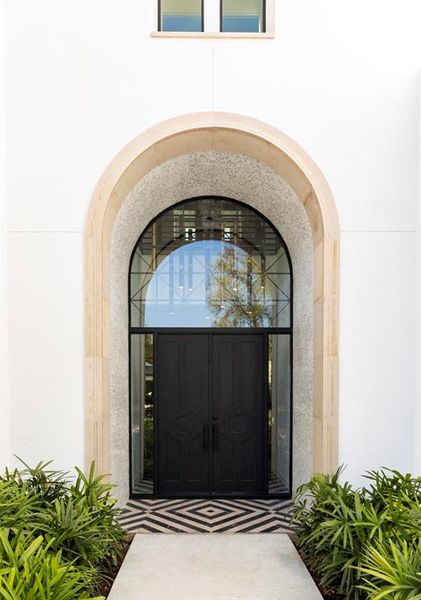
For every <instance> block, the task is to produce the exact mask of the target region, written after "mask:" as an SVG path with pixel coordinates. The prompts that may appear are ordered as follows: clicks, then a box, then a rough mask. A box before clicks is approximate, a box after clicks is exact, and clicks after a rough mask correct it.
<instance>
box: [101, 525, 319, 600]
mask: <svg viewBox="0 0 421 600" xmlns="http://www.w3.org/2000/svg"><path fill="white" fill-rule="evenodd" d="M320 599H321V595H320V593H319V591H318V590H317V587H316V586H315V584H314V582H313V580H312V578H311V576H310V575H309V573H308V571H307V570H306V568H305V566H304V564H303V562H302V560H301V558H300V557H299V555H298V553H297V551H296V550H295V548H294V546H293V544H292V542H291V540H290V539H289V537H288V536H287V535H285V534H256V533H252V534H245V533H237V534H180V533H177V534H163V533H161V534H138V535H136V537H135V539H134V540H133V543H132V545H131V547H130V550H129V552H128V554H127V556H126V559H125V561H124V563H123V565H122V567H121V569H120V572H119V574H118V576H117V579H116V581H115V583H114V585H113V588H112V590H111V593H110V595H109V597H108V600H320Z"/></svg>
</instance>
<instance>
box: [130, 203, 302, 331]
mask: <svg viewBox="0 0 421 600" xmlns="http://www.w3.org/2000/svg"><path fill="white" fill-rule="evenodd" d="M130 306H131V326H132V327H290V317H291V272H290V267H289V261H288V256H287V251H286V248H285V246H284V244H283V241H282V239H281V237H280V235H279V234H278V232H277V231H276V230H275V229H274V228H273V227H272V226H271V225H270V224H269V223H268V222H267V221H265V220H264V219H263V218H262V217H261V216H260V215H259V214H258V213H256V212H255V211H253V210H251V209H250V208H248V207H246V206H244V205H242V204H239V203H237V202H234V201H232V200H225V199H220V198H201V199H198V200H189V201H186V202H184V203H182V204H179V205H177V206H176V207H174V208H171V209H169V210H167V211H166V212H165V213H163V214H162V215H161V216H160V217H158V219H157V220H156V221H155V222H154V223H153V224H152V225H150V226H149V227H148V228H147V229H146V230H145V232H144V234H143V235H142V237H141V238H140V240H139V242H138V244H137V247H136V249H135V253H134V255H133V259H132V264H131V271H130Z"/></svg>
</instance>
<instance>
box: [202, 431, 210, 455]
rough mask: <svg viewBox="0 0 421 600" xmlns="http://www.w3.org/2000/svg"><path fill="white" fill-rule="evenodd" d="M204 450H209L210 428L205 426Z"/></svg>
mask: <svg viewBox="0 0 421 600" xmlns="http://www.w3.org/2000/svg"><path fill="white" fill-rule="evenodd" d="M203 450H204V451H206V450H209V427H208V425H203Z"/></svg>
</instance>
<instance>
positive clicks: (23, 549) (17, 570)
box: [0, 529, 100, 600]
mask: <svg viewBox="0 0 421 600" xmlns="http://www.w3.org/2000/svg"><path fill="white" fill-rule="evenodd" d="M86 579H87V574H86V572H83V571H80V570H78V569H77V568H76V567H74V566H73V565H72V564H71V563H69V562H66V561H65V560H63V558H62V554H61V552H60V551H58V552H57V553H51V548H50V544H46V543H45V541H44V540H43V538H42V536H38V537H36V538H32V537H31V536H29V535H27V534H24V533H23V532H22V531H21V532H19V533H17V534H15V533H12V532H11V531H10V530H8V529H1V530H0V598H4V599H6V600H22V598H25V600H72V599H74V598H80V599H81V600H82V599H84V598H90V597H91V596H89V595H88V594H87V592H86V591H85V590H86ZM96 600H100V597H97V598H96Z"/></svg>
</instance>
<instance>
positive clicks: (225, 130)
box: [85, 112, 339, 476]
mask: <svg viewBox="0 0 421 600" xmlns="http://www.w3.org/2000/svg"><path fill="white" fill-rule="evenodd" d="M210 151H221V152H229V153H232V154H237V155H244V156H248V157H250V158H251V159H254V160H257V161H259V162H260V163H263V164H265V165H266V166H267V167H269V168H270V169H271V170H272V171H273V172H275V173H277V174H278V175H280V176H281V178H282V179H283V180H284V181H285V182H287V184H288V185H289V186H290V187H291V188H292V189H293V190H294V192H295V193H296V195H297V196H298V198H299V199H300V201H301V202H302V204H303V206H304V209H305V211H306V213H307V217H308V220H309V223H310V225H311V233H312V242H313V343H314V347H313V468H314V471H322V472H331V471H332V470H334V469H335V468H336V467H337V464H338V371H339V364H338V312H339V224H338V217H337V212H336V206H335V203H334V200H333V197H332V194H331V191H330V188H329V186H328V184H327V182H326V179H325V178H324V176H323V174H322V173H321V171H320V169H319V168H318V167H317V165H316V164H315V163H314V162H313V161H312V159H311V158H310V157H309V156H308V155H307V154H306V153H305V152H304V150H303V149H302V148H300V147H299V146H298V145H297V144H296V143H295V142H293V141H292V140H291V139H290V138H289V137H287V136H286V135H285V134H283V133H281V132H280V131H279V130H277V129H275V128H273V127H271V126H270V125H267V124H266V123H263V122H261V121H257V120H255V119H252V118H249V117H244V116H240V115H234V114H227V113H214V112H213V113H196V114H190V115H185V116H180V117H176V118H173V119H170V120H168V121H165V122H163V123H161V124H159V125H157V126H155V127H153V128H152V129H149V130H147V131H146V132H144V133H143V134H141V135H139V136H138V137H137V138H135V139H134V140H133V141H132V142H130V143H129V144H128V145H127V146H126V147H125V148H124V149H123V150H122V151H121V152H120V153H119V154H118V155H117V156H116V157H115V158H114V160H113V161H112V162H111V164H110V165H109V166H108V167H107V169H106V170H105V172H104V174H103V176H102V177H101V179H100V181H99V183H98V185H97V187H96V189H95V192H94V195H93V198H92V202H91V206H90V209H89V213H88V219H87V225H86V234H85V260H86V265H85V277H86V280H85V294H86V297H85V314H86V324H85V327H86V344H85V349H86V354H85V359H86V364H85V369H86V375H85V376H86V427H85V432H86V440H85V456H86V466H88V465H89V464H90V462H91V461H92V460H95V463H96V468H97V471H98V472H102V473H109V472H110V457H111V439H110V429H111V428H110V419H111V414H110V379H111V378H110V373H111V355H112V352H111V346H112V339H111V322H110V321H111V320H110V281H109V278H110V260H111V257H110V247H111V237H112V230H113V226H114V223H115V221H116V218H117V214H118V213H119V211H120V208H121V207H122V205H123V203H124V201H125V199H126V197H127V196H128V194H129V193H130V191H131V190H132V189H133V188H134V187H135V186H136V184H137V183H138V182H139V181H140V180H141V179H142V178H143V177H144V176H145V175H147V174H148V173H149V172H150V171H152V170H153V169H154V168H155V167H157V166H159V165H161V164H163V163H165V162H166V161H169V160H171V159H173V158H175V157H178V156H180V155H185V154H192V153H197V152H210ZM127 476H128V475H127Z"/></svg>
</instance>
